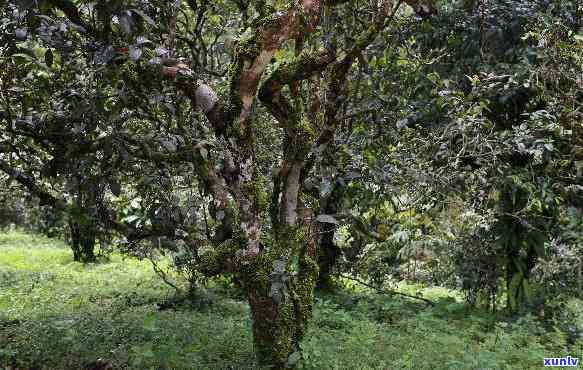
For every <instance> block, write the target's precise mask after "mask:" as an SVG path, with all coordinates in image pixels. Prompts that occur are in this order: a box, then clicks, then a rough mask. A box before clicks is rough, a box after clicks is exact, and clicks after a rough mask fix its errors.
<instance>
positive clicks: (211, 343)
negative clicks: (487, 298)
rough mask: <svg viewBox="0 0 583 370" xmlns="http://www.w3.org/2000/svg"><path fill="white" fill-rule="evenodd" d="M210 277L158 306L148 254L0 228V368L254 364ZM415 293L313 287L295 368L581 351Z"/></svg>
mask: <svg viewBox="0 0 583 370" xmlns="http://www.w3.org/2000/svg"><path fill="white" fill-rule="evenodd" d="M212 286H213V284H211V287H210V288H208V290H207V292H206V293H205V294H206V295H207V296H208V297H212V299H211V300H210V302H208V299H207V300H206V301H205V302H207V303H206V304H203V303H202V302H203V301H202V300H201V302H199V304H198V305H190V306H179V307H177V308H175V309H168V310H162V311H160V310H159V309H158V305H157V303H160V302H162V301H164V300H166V299H167V298H169V297H171V296H172V294H173V291H172V290H171V289H169V288H168V287H167V286H166V285H165V284H164V283H162V282H161V281H160V279H159V278H158V277H157V276H156V275H155V274H154V273H153V271H152V268H151V266H150V265H149V264H148V263H147V262H144V261H137V260H134V259H123V258H122V257H121V256H119V255H113V256H112V258H111V260H110V261H109V262H102V263H98V264H93V265H82V264H80V263H76V262H73V261H72V257H71V253H70V251H69V249H68V248H67V247H66V246H65V245H64V244H63V243H62V242H60V241H56V240H50V239H46V238H43V237H39V236H31V235H26V234H22V233H19V232H10V233H5V234H0V368H2V367H3V366H8V364H9V363H10V361H11V358H16V360H17V362H18V365H19V367H20V368H21V369H81V368H83V367H84V366H85V365H86V364H88V363H90V362H92V361H95V360H96V359H98V358H105V359H108V360H110V361H111V362H112V363H113V364H114V367H115V368H116V369H117V368H119V369H122V368H123V369H245V368H256V367H257V366H256V364H255V360H254V357H253V345H252V337H251V332H250V320H249V309H248V307H247V305H246V303H245V302H244V301H241V300H237V299H234V298H233V296H234V295H232V294H228V291H227V292H225V290H224V289H219V285H218V284H215V287H214V288H213V287H212ZM401 289H403V290H407V289H408V290H410V291H411V290H416V289H418V287H411V286H403V287H401ZM424 295H425V296H428V297H431V299H433V300H434V301H436V302H437V304H436V306H435V307H427V306H426V305H424V304H423V303H419V302H415V301H411V300H403V299H400V298H396V297H391V296H386V295H378V294H374V293H371V292H368V291H362V290H359V289H358V288H357V287H353V288H352V289H350V290H348V289H347V290H345V291H340V292H338V293H336V294H334V295H322V296H320V297H318V299H317V303H316V308H315V314H314V320H313V322H312V324H311V326H310V330H309V333H308V335H307V337H306V339H305V340H304V341H303V342H302V350H303V351H302V356H301V358H300V360H299V362H298V367H299V368H303V369H538V368H541V367H542V363H543V360H542V358H543V357H560V356H566V355H571V356H574V357H582V355H583V353H582V351H583V344H582V341H581V340H580V339H579V340H578V341H576V342H575V343H570V344H568V343H567V342H568V340H567V339H568V338H567V337H566V335H565V334H563V333H562V332H561V331H559V330H558V329H557V330H554V329H552V328H551V329H548V328H547V329H545V330H543V329H542V326H541V325H540V323H538V321H537V320H536V319H534V318H533V317H530V316H526V317H523V318H521V319H518V320H501V318H499V317H496V316H494V315H492V314H489V313H486V312H481V311H469V310H467V309H466V307H465V306H464V305H463V304H462V303H460V302H459V299H458V298H457V297H456V294H455V292H450V291H447V290H444V289H440V288H432V289H424ZM571 304H572V305H573V309H574V310H575V311H576V310H579V312H580V311H582V309H581V307H582V306H581V304H580V302H578V301H574V302H572V303H571ZM579 324H581V322H580V323H579Z"/></svg>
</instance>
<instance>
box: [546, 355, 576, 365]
mask: <svg viewBox="0 0 583 370" xmlns="http://www.w3.org/2000/svg"><path fill="white" fill-rule="evenodd" d="M544 360H545V366H572V367H576V366H577V365H578V364H579V359H578V358H576V357H571V356H567V357H557V358H546V357H545V358H544Z"/></svg>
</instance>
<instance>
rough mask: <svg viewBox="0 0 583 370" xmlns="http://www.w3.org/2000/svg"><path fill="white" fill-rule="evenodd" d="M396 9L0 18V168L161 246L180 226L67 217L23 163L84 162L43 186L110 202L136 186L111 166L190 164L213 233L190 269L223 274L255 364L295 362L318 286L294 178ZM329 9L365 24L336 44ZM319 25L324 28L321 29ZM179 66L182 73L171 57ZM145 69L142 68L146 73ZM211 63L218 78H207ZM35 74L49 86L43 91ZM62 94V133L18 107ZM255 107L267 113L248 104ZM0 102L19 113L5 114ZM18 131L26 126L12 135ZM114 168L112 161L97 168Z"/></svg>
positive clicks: (252, 6) (45, 10) (335, 21)
mask: <svg viewBox="0 0 583 370" xmlns="http://www.w3.org/2000/svg"><path fill="white" fill-rule="evenodd" d="M405 2H406V3H407V4H409V5H410V6H411V7H412V8H413V9H414V10H415V11H416V12H417V14H419V15H422V16H425V15H429V14H431V13H432V12H433V11H434V8H433V5H432V2H431V1H426V2H421V1H419V2H418V1H415V0H407V1H405ZM400 4H401V3H400V2H397V3H394V4H393V3H392V2H388V1H381V2H374V3H367V2H361V1H344V0H340V1H323V0H302V1H299V2H295V1H294V2H290V3H289V4H286V5H285V6H282V4H279V2H273V3H272V2H265V1H257V2H236V3H235V2H221V3H220V4H216V5H214V4H210V3H208V2H206V1H201V2H199V1H194V0H193V1H188V5H186V4H185V5H173V6H170V7H168V6H166V3H164V2H160V3H157V2H143V3H135V4H134V3H131V4H130V3H129V2H128V3H123V2H119V1H113V2H111V3H108V5H105V6H102V5H95V6H88V5H85V4H76V3H74V2H71V1H44V2H42V4H41V6H39V7H33V8H27V7H26V6H25V5H23V4H19V6H10V7H8V8H7V9H6V10H5V11H6V12H12V13H13V15H16V16H17V19H18V20H19V22H20V24H13V23H10V22H9V23H7V24H5V25H4V28H5V29H6V30H7V31H9V33H8V34H10V35H13V37H11V38H10V37H8V40H7V41H8V42H7V44H6V45H7V47H5V48H3V50H2V53H3V55H4V57H3V59H2V60H3V63H4V66H6V67H8V68H6V69H4V70H5V71H7V72H5V73H4V75H3V77H2V80H3V84H4V86H3V91H10V94H9V95H8V96H5V97H3V98H4V99H5V101H6V102H8V103H9V104H7V105H6V106H5V111H4V115H3V118H2V122H3V124H4V125H5V127H6V128H7V131H6V132H7V133H8V135H7V137H6V138H5V140H6V141H8V142H11V144H10V146H7V147H6V148H7V149H6V151H5V153H10V154H6V155H8V156H16V157H17V158H18V159H20V160H19V161H18V162H17V163H16V165H14V163H12V164H11V162H10V160H7V157H6V155H3V156H2V157H0V168H1V169H2V170H3V171H5V172H6V173H7V174H8V175H10V176H11V177H13V178H14V179H15V180H17V181H19V182H20V183H21V184H23V185H24V186H26V187H27V188H28V189H29V191H31V192H32V193H35V194H36V195H37V196H39V197H40V198H41V199H42V200H44V201H45V202H46V203H47V204H50V205H51V206H53V207H56V208H59V209H76V210H78V211H79V210H81V209H83V212H84V215H88V210H91V209H95V210H96V214H95V216H98V217H95V218H92V219H95V220H97V221H98V222H100V223H101V224H102V225H104V226H108V227H110V228H114V229H115V230H117V231H118V232H120V233H122V234H125V235H128V236H129V237H130V238H131V240H142V239H144V238H146V237H160V236H162V235H163V236H165V237H167V238H176V232H175V231H176V230H178V229H179V225H180V222H179V223H177V225H178V226H174V227H170V228H169V229H168V228H161V227H157V226H156V225H160V224H161V223H160V222H157V223H154V222H152V223H151V226H147V225H145V226H144V225H142V226H137V225H135V224H130V225H128V224H127V223H125V224H124V223H123V222H120V221H119V220H117V219H116V217H115V214H112V213H111V212H109V211H108V209H107V208H108V207H107V199H106V198H107V197H105V198H104V197H97V198H94V197H92V196H87V195H91V194H92V192H93V191H94V188H91V189H89V190H88V191H89V193H83V194H85V195H83V194H81V193H77V196H76V199H77V204H76V205H71V204H69V203H68V200H67V197H66V196H63V195H58V194H57V192H55V190H56V189H54V190H51V189H50V185H51V182H53V183H54V181H50V182H49V181H48V178H49V177H47V176H44V175H43V174H42V173H41V172H40V171H39V168H38V167H30V163H36V164H38V165H42V163H47V161H49V162H48V163H54V164H62V163H61V162H60V160H61V159H66V160H70V159H72V158H74V157H75V156H77V155H79V154H82V155H83V156H86V157H87V161H88V162H87V161H86V162H84V163H86V165H85V166H84V167H83V168H81V169H80V168H75V166H70V165H67V166H63V165H61V166H60V167H59V170H58V171H56V172H57V174H58V173H62V174H63V175H66V176H69V177H70V178H73V177H71V176H73V175H81V176H83V178H84V179H87V180H84V181H85V183H92V182H91V180H89V179H94V182H93V183H94V184H95V186H96V188H99V189H103V186H104V185H108V186H109V187H110V190H112V192H113V193H118V192H119V183H116V180H115V179H122V178H124V179H125V180H126V183H127V184H126V185H127V186H133V187H135V186H136V185H137V184H138V183H139V182H140V181H142V180H143V176H141V177H132V176H136V174H135V173H134V174H129V173H128V172H127V171H125V168H120V165H121V166H126V167H127V166H130V168H135V169H137V168H143V166H147V165H148V163H150V164H152V163H156V164H158V165H155V166H154V167H155V168H157V169H159V170H163V169H164V168H166V167H168V166H170V167H172V168H177V166H178V164H184V163H187V164H190V165H191V166H192V171H193V172H194V173H195V174H196V178H197V181H198V185H197V187H199V188H200V190H201V191H203V193H204V194H205V195H206V196H209V197H211V198H212V203H211V204H209V206H210V207H209V210H210V212H209V215H210V216H211V217H212V219H213V220H212V221H213V224H215V225H216V227H215V228H214V232H213V233H212V235H207V237H206V238H202V239H199V238H198V235H197V236H196V237H194V235H189V236H186V237H184V238H186V239H187V240H188V241H189V242H190V245H191V247H192V248H194V249H196V250H197V255H198V258H197V266H198V269H199V271H201V272H202V273H204V274H205V275H207V276H214V275H218V274H223V273H232V274H235V275H237V276H238V278H239V280H240V281H241V282H242V284H243V287H244V289H245V291H246V293H247V297H248V300H249V304H250V306H251V313H252V319H253V334H254V341H255V348H256V351H257V356H258V359H259V361H260V362H261V363H264V364H270V365H274V366H276V367H283V366H285V365H286V364H287V363H288V361H291V362H293V358H294V356H291V355H292V354H293V353H295V352H296V351H297V350H298V349H299V346H298V344H299V341H300V340H301V338H302V336H303V334H304V333H305V330H306V325H307V322H308V319H309V317H310V315H311V311H312V304H313V289H314V284H315V281H316V278H317V276H318V263H317V257H318V236H317V235H318V230H317V229H316V228H315V225H314V222H313V220H314V219H316V217H315V215H316V214H317V212H318V209H317V207H315V206H314V205H315V204H316V202H314V199H313V197H312V196H311V195H310V191H309V190H308V189H306V186H305V184H304V180H305V179H306V177H307V176H308V174H309V173H310V172H311V171H315V170H316V169H317V167H315V166H314V164H315V163H317V161H318V159H319V156H320V155H321V153H322V151H323V150H324V148H325V147H326V146H327V145H329V144H330V143H331V142H332V141H333V139H334V134H335V131H336V129H337V127H338V124H339V118H338V112H339V108H340V107H341V106H342V105H343V104H344V102H345V101H346V100H347V99H348V96H349V94H350V92H349V91H348V90H347V89H346V81H347V80H348V79H349V72H350V70H351V67H352V65H353V63H354V62H355V61H356V60H358V59H361V58H362V55H363V53H364V51H365V49H366V48H367V46H368V45H369V44H370V43H371V42H373V41H374V40H375V38H376V37H377V35H378V34H379V33H380V32H382V31H383V30H384V29H385V28H386V27H387V25H388V24H389V23H390V22H391V20H392V19H393V17H394V15H395V12H396V11H397V9H398V7H399V5H400ZM223 5H224V8H223V7H222V6H223ZM234 5H236V6H234ZM343 7H344V8H346V9H347V10H359V11H360V12H362V13H363V14H366V16H365V18H366V22H365V23H362V19H358V18H356V17H352V18H350V19H351V22H353V23H352V24H351V26H355V27H354V29H353V31H354V30H359V31H358V32H359V33H358V34H355V33H352V34H348V33H347V31H348V27H346V25H344V24H343V18H344V17H348V16H347V15H346V14H345V13H343ZM231 11H235V14H236V15H237V16H236V17H233V16H232V14H231V13H230V12H231ZM347 13H348V12H347ZM251 17H253V20H251ZM323 17H325V18H326V22H327V24H324V25H323V26H320V24H321V23H322V22H321V20H322V18H323ZM233 18H235V19H234V21H233V22H231V23H229V22H227V24H229V25H230V26H231V27H230V28H229V29H227V28H225V27H223V26H222V25H221V23H222V21H223V20H225V21H226V20H228V19H233ZM205 22H206V23H205ZM234 26H235V27H234ZM238 27H240V31H239V32H238V33H239V35H238V36H236V38H235V37H234V30H235V29H236V28H238ZM47 29H48V31H47ZM49 31H50V32H49ZM47 33H49V34H51V35H52V37H48V38H47V37H46V35H47ZM43 37H44V38H43ZM19 41H22V42H19ZM57 41H58V44H56V43H57ZM322 46H324V47H322ZM35 48H36V49H35ZM31 50H32V52H31ZM35 50H37V51H41V52H43V54H44V61H40V62H39V61H38V59H37V56H36V54H35ZM23 51H24V53H23ZM27 55H28V56H27ZM185 55H190V57H191V58H190V62H189V61H188V60H184V59H176V58H175V57H176V56H185ZM146 56H150V57H151V58H150V60H149V61H148V62H146V61H145V59H146ZM22 59H24V61H25V63H22ZM55 61H57V62H56V65H55V68H53V63H55ZM225 62H228V63H229V69H228V71H227V73H226V75H225V74H224V73H223V72H222V71H220V70H218V71H217V70H216V68H217V67H220V65H221V64H222V63H225ZM69 63H70V64H69ZM23 64H24V65H23ZM39 64H40V66H41V68H39ZM56 67H58V68H56ZM30 72H32V73H33V75H34V77H33V78H29V79H28V80H26V81H27V83H29V85H28V86H27V88H26V89H24V91H23V90H22V88H19V87H18V86H23V85H26V83H23V82H22V81H19V80H18V77H17V76H18V75H21V76H24V75H26V74H27V73H29V75H30ZM57 72H59V73H57ZM67 73H69V74H67ZM71 73H72V74H71ZM75 73H76V75H75ZM35 74H36V75H35ZM205 75H206V77H207V78H208V80H206V79H205V78H204V77H205ZM43 76H44V77H43ZM48 76H53V77H57V76H58V77H60V79H57V80H56V81H57V82H58V83H54V82H49V81H50V80H49V79H48V78H47V77H48ZM76 76H81V78H78V77H76ZM41 81H42V86H38V84H39V83H40V82H41ZM71 84H73V85H82V86H83V94H81V96H82V99H80V100H78V99H77V98H70V97H68V99H72V100H75V101H76V102H75V104H71V105H68V106H65V112H66V116H67V117H69V118H68V119H65V120H62V115H61V117H56V116H55V115H49V116H48V117H47V116H46V115H44V113H45V112H46V111H47V110H48V111H54V109H52V104H53V103H55V102H58V99H55V96H52V95H51V94H50V93H49V94H47V95H45V96H43V97H42V99H38V97H35V96H34V95H32V94H31V92H32V91H33V87H34V89H40V90H42V89H45V91H54V92H57V93H59V92H60V93H61V94H62V93H63V92H65V91H69V90H65V89H66V86H67V85H71ZM168 89H170V90H168ZM152 91H159V92H160V95H158V96H159V97H160V98H161V99H162V101H166V100H165V99H166V98H165V97H167V96H174V97H175V99H174V102H175V104H170V103H164V104H166V105H165V108H164V109H163V110H162V111H161V110H160V108H158V107H159V104H157V103H155V104H154V106H152V104H151V100H150V99H149V95H148V94H150V93H151V92H152ZM69 95H71V94H69ZM74 96H75V95H74ZM181 97H187V98H188V99H190V102H191V107H192V109H193V111H195V112H200V113H201V114H202V115H203V116H204V117H205V119H206V124H204V125H203V127H204V129H205V130H206V131H208V132H209V134H208V135H207V136H208V137H209V139H210V141H208V140H204V138H203V136H204V135H202V134H199V135H193V133H192V132H190V133H189V132H187V131H188V130H185V128H184V126H182V125H183V123H184V122H183V121H181V117H183V116H182V115H181V112H182V110H183V108H184V106H185V104H186V102H185V101H184V99H182V98H181ZM257 97H258V99H259V100H260V101H261V103H262V104H263V106H264V107H265V109H266V112H264V111H263V112H262V111H261V110H260V109H259V107H258V106H257V104H256V100H257ZM65 98H67V97H65ZM159 102H161V101H160V100H158V103H159ZM11 104H15V106H18V107H19V108H20V112H13V111H12V110H11V109H9V108H8V106H9V105H11ZM73 108H74V109H73ZM87 113H90V114H87ZM164 115H165V116H166V117H167V119H168V120H167V121H165V122H164V121H162V120H161V117H163V116H164ZM29 117H30V118H29ZM195 117H196V115H195ZM79 118H82V119H81V121H79ZM86 119H87V120H88V121H85V120H86ZM17 122H24V123H25V124H26V125H28V126H26V125H25V126H26V127H25V128H24V129H20V128H18V129H16V128H15V123H17ZM79 122H86V123H84V124H83V125H79ZM272 125H275V126H276V127H277V129H276V130H275V131H273V129H271V131H270V132H275V133H276V134H277V135H278V136H280V138H281V142H282V147H281V151H280V152H279V153H274V154H272V155H270V156H268V157H269V161H268V162H267V163H268V164H269V167H271V168H275V171H274V175H273V178H272V179H266V178H265V177H264V176H262V173H264V172H263V171H261V168H260V166H261V164H262V161H261V160H260V158H261V157H260V155H262V154H263V153H260V152H259V149H260V145H261V144H262V143H261V142H260V141H261V139H265V138H262V133H261V131H260V130H261V128H262V127H269V126H272ZM124 126H125V127H124ZM63 130H65V131H66V132H68V133H67V134H66V135H69V136H65V137H70V139H69V140H70V142H69V143H68V145H65V144H64V143H63V142H62V141H59V140H62V139H63V138H64V137H63V136H60V137H58V136H55V135H56V134H57V133H59V132H61V135H62V131H63ZM156 130H162V131H163V134H162V136H163V137H158V138H155V140H154V138H153V137H152V134H156ZM130 132H131V133H132V134H130ZM175 132H179V133H180V135H178V134H175ZM171 138H174V139H173V140H170V139H171ZM14 153H16V154H14ZM27 157H28V158H30V161H27V160H25V158H27ZM114 157H115V158H118V162H115V161H112V160H111V159H110V161H109V162H103V159H105V158H114ZM99 159H100V160H101V161H100V160H99ZM68 163H72V162H68ZM53 168H54V167H53ZM122 174H123V175H122ZM140 179H142V180H140ZM57 184H61V185H60V186H65V185H66V182H65V183H63V182H57ZM112 184H117V185H112ZM268 191H271V195H268ZM64 195H66V194H64ZM173 214H174V213H172V212H170V213H165V212H163V211H162V208H157V210H156V212H154V213H153V214H152V215H151V217H150V219H152V220H153V219H154V218H155V217H154V216H156V217H158V218H159V217H162V218H165V219H166V221H167V222H165V223H164V222H162V224H168V221H169V220H170V219H168V217H173V216H171V215H173ZM72 215H73V216H74V218H75V220H79V219H80V217H79V216H80V215H79V214H75V213H72ZM164 215H166V216H164ZM170 224H172V222H170ZM89 225H91V223H89ZM90 227H93V226H90ZM187 234H188V233H187ZM87 235H92V233H91V232H90V233H88V234H87ZM181 235H182V234H181Z"/></svg>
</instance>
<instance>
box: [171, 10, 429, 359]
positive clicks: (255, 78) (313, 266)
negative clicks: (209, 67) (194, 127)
mask: <svg viewBox="0 0 583 370" xmlns="http://www.w3.org/2000/svg"><path fill="white" fill-rule="evenodd" d="M344 2H345V1H328V2H324V1H323V0H303V1H300V2H294V3H293V5H290V6H289V7H288V10H287V11H286V12H276V13H274V14H272V15H270V16H267V17H264V18H263V19H262V20H261V21H260V22H256V23H255V24H257V25H258V26H257V28H256V29H255V30H254V33H253V34H252V35H250V36H248V37H246V38H243V39H241V40H240V41H239V43H238V45H237V46H236V49H235V51H234V56H233V61H232V63H231V67H230V70H229V86H230V89H229V93H228V96H226V97H219V96H218V94H216V93H215V92H214V90H213V88H212V87H210V86H209V85H207V84H206V83H204V82H202V81H200V80H197V79H196V78H195V76H194V74H193V72H192V71H190V70H188V69H186V68H184V67H180V66H176V67H164V68H163V70H162V74H163V75H164V76H166V77H170V78H173V79H174V81H175V83H176V85H177V87H178V88H179V89H181V90H182V91H183V92H184V93H185V94H186V95H187V96H189V97H190V98H191V100H192V101H193V106H195V107H197V108H198V109H200V110H201V111H203V112H204V113H205V115H206V117H207V119H208V121H209V123H210V124H211V126H212V127H213V128H214V131H215V134H216V135H217V136H219V137H223V138H225V139H226V140H225V142H226V148H225V149H224V152H223V158H222V162H223V163H222V165H221V166H217V165H215V164H213V163H210V162H209V161H208V160H207V161H201V165H200V168H199V171H198V172H199V174H200V175H201V179H202V182H203V184H204V185H205V188H206V191H207V192H208V193H209V194H211V195H212V197H213V199H214V208H215V209H216V212H215V214H221V215H222V218H221V219H220V220H219V223H222V224H221V226H219V228H218V230H221V232H220V236H219V237H216V238H215V240H214V242H213V244H214V245H215V246H214V249H213V250H212V251H211V252H207V253H204V254H203V255H202V256H201V259H200V265H199V267H200V271H201V272H203V273H204V274H205V275H207V276H213V275H218V274H221V273H225V272H230V273H233V274H235V275H236V276H237V278H238V280H239V281H240V282H241V283H242V285H243V288H244V289H245V291H246V294H247V297H248V300H249V305H250V308H251V316H252V326H253V337H254V343H255V350H256V354H257V357H258V360H259V361H260V363H261V364H266V365H271V366H274V367H276V368H283V367H286V366H288V365H290V364H291V363H293V361H294V359H297V358H298V356H297V355H296V356H293V354H294V353H296V352H297V351H298V350H299V342H300V340H301V339H302V337H303V335H304V333H305V330H306V325H307V322H308V320H309V318H310V317H311V314H312V304H313V300H314V299H313V298H314V286H315V283H316V280H317V278H318V270H319V268H318V248H317V247H318V244H319V243H320V241H319V240H318V237H319V235H320V234H321V233H319V232H318V230H315V225H316V223H315V222H313V219H315V217H313V214H314V213H315V212H318V211H319V210H317V209H310V208H309V207H307V206H306V204H307V203H308V202H306V201H305V200H306V199H308V198H306V197H309V191H308V190H307V189H305V188H304V180H305V178H306V176H307V175H308V173H310V171H317V170H318V169H317V165H316V164H315V163H317V162H318V160H317V156H318V154H317V153H322V151H323V149H324V148H325V147H326V146H327V145H328V144H329V143H330V142H331V141H333V140H334V134H335V130H336V128H337V126H338V124H339V122H338V121H339V119H338V112H339V107H341V106H342V104H343V102H344V100H345V99H346V96H347V93H348V92H347V89H346V81H347V76H348V73H349V70H350V68H351V66H352V64H353V62H354V61H355V60H356V58H358V57H359V56H360V55H361V54H362V52H363V51H364V49H365V48H366V47H367V46H368V45H370V43H371V42H372V41H374V39H375V38H376V36H377V35H378V33H379V32H380V31H381V30H382V29H383V28H384V27H386V26H387V24H388V22H389V21H390V19H391V18H392V15H394V11H395V10H396V8H392V7H391V6H392V5H394V4H393V3H392V2H382V1H381V2H379V4H377V8H376V10H377V14H376V15H375V17H374V19H373V22H372V24H371V25H370V27H369V28H368V29H367V30H366V31H364V32H363V33H362V34H361V35H358V37H357V38H356V39H355V40H354V41H353V43H352V46H350V48H349V49H348V50H347V51H346V52H344V53H342V55H341V56H339V55H337V52H336V49H337V46H336V45H335V44H334V42H332V43H331V45H328V47H327V48H325V49H321V48H320V49H318V48H317V47H314V46H315V45H314V44H317V42H315V43H313V44H312V45H311V46H310V47H306V46H305V45H308V42H307V40H308V39H309V35H310V34H311V33H312V32H313V31H314V30H315V29H316V27H317V25H318V23H319V21H320V17H321V14H322V11H323V7H324V6H325V5H326V6H333V5H337V4H340V3H344ZM408 3H409V2H408ZM411 4H416V2H413V1H411ZM411 4H410V5H411ZM397 7H398V4H397ZM422 10H423V9H422ZM288 40H290V41H293V45H294V56H293V57H290V58H288V59H287V60H285V61H284V62H282V63H280V64H279V66H278V67H277V68H276V69H275V70H273V71H272V72H271V73H270V74H269V76H266V78H262V76H263V74H264V72H265V71H266V69H267V66H268V65H269V63H270V62H271V61H272V58H273V57H274V55H275V53H276V51H278V50H279V49H280V48H281V47H282V45H283V44H284V42H286V41H288ZM284 88H287V89H286V91H285V93H284V92H283V91H284ZM306 96H309V103H308V101H307V98H306ZM256 97H258V98H259V100H260V102H261V103H262V105H263V106H264V107H265V108H266V109H267V111H268V112H269V113H270V114H271V115H272V117H273V118H274V120H275V122H277V124H278V126H279V127H280V128H281V129H282V132H283V146H282V150H281V153H282V154H281V157H282V160H281V163H280V165H279V170H278V171H277V173H276V174H275V175H274V177H273V186H272V189H273V192H272V194H271V196H269V195H267V194H266V191H265V189H270V188H271V187H270V186H268V185H267V182H266V181H265V180H264V179H263V178H262V177H261V174H260V173H259V171H258V169H257V163H256V162H257V160H256V150H258V148H257V145H256V138H255V130H256V127H258V125H257V120H258V119H260V118H259V117H258V116H257V115H256V114H255V113H254V111H253V109H252V108H253V106H254V104H255V102H256V100H257V99H256ZM320 212H321V211H320ZM268 219H269V221H267V220H268ZM228 223H230V225H226V224H228ZM225 230H228V232H224V231H225Z"/></svg>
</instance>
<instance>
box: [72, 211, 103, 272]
mask: <svg viewBox="0 0 583 370" xmlns="http://www.w3.org/2000/svg"><path fill="white" fill-rule="evenodd" d="M69 231H70V233H71V249H72V251H73V260H74V261H77V262H83V263H90V262H95V251H94V248H95V239H96V236H97V235H96V232H95V227H94V225H93V224H86V223H83V222H79V221H78V220H75V219H73V218H70V219H69Z"/></svg>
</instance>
